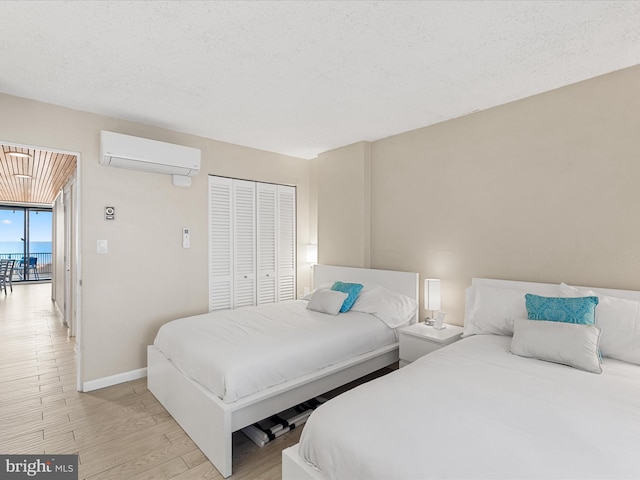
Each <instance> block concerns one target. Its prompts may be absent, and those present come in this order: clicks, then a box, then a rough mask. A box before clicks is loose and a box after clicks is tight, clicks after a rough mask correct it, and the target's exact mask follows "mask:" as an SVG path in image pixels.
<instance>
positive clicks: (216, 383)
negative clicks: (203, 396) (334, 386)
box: [154, 300, 398, 403]
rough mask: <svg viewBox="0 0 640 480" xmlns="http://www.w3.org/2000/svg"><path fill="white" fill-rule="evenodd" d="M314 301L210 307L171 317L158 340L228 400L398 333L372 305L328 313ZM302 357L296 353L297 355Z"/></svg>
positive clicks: (392, 338)
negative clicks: (309, 305)
mask: <svg viewBox="0 0 640 480" xmlns="http://www.w3.org/2000/svg"><path fill="white" fill-rule="evenodd" d="M307 303H308V302H307V301H305V300H293V301H289V302H281V303H273V304H267V305H260V306H259V307H245V308H238V309H236V310H222V311H218V312H209V313H206V314H204V315H198V316H194V317H188V318H183V319H180V320H175V321H173V322H169V323H167V324H166V325H163V326H162V327H161V328H160V330H159V331H158V335H157V336H156V339H155V341H154V346H155V348H157V349H158V350H160V351H161V352H162V353H163V354H164V355H165V357H167V358H168V359H169V360H171V362H172V363H173V364H174V365H175V366H176V367H177V368H178V369H179V370H180V371H181V372H182V373H183V374H185V375H186V376H187V377H189V378H191V379H194V380H196V381H197V382H198V383H200V384H201V385H202V386H203V387H205V388H206V389H207V390H209V391H210V392H212V393H213V394H215V395H216V396H218V397H220V398H221V399H222V401H224V402H225V403H231V402H235V401H236V400H239V399H240V398H243V397H246V396H248V395H251V394H253V393H256V392H259V391H262V390H265V389H266V388H269V387H272V386H274V385H278V384H280V383H283V382H286V381H287V380H291V379H294V378H298V377H300V376H302V375H305V374H307V373H310V372H314V371H316V370H319V369H321V368H324V367H328V366H330V365H335V364H337V363H340V362H342V361H344V360H348V359H350V358H353V357H356V356H358V355H362V354H364V353H367V352H371V351H373V350H376V349H379V348H382V347H385V346H387V345H392V344H394V343H396V342H397V341H398V338H397V337H398V334H397V332H396V330H395V329H392V328H389V327H387V326H386V325H385V324H384V323H383V322H381V321H380V320H379V319H378V318H376V317H374V316H373V315H371V314H368V313H362V312H358V311H353V310H351V311H349V312H346V313H344V314H341V315H335V316H333V315H327V314H324V313H319V312H315V311H312V310H308V309H307ZM291 359H295V361H291Z"/></svg>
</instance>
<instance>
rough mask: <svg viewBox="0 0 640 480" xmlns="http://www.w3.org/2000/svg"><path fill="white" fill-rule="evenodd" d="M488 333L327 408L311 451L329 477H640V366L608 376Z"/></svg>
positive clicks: (314, 421) (303, 449)
mask: <svg viewBox="0 0 640 480" xmlns="http://www.w3.org/2000/svg"><path fill="white" fill-rule="evenodd" d="M510 342H511V337H500V336H493V335H478V336H474V337H470V338H467V339H464V340H461V341H460V342H457V343H455V344H453V345H451V346H449V347H446V348H444V349H441V350H438V351H436V352H433V353H432V354H430V355H427V356H425V357H422V358H421V359H419V360H418V361H416V362H414V363H412V364H411V365H409V366H407V367H405V368H402V369H400V370H398V371H397V372H394V373H391V374H389V375H387V376H385V377H383V378H380V379H378V380H375V381H373V382H369V383H367V384H365V385H362V386H361V387H358V388H356V389H354V390H351V391H349V392H347V393H345V394H343V395H340V396H339V397H336V398H335V399H333V400H330V401H329V402H327V403H326V404H324V405H323V406H321V407H319V408H318V409H317V410H316V411H315V412H314V413H313V414H312V415H311V418H310V419H309V421H308V422H307V424H306V426H305V428H304V431H303V433H302V437H301V441H300V455H301V456H302V457H303V458H304V459H305V460H306V461H307V462H309V463H310V464H311V465H313V466H314V467H316V468H318V469H319V470H320V471H321V472H322V473H323V474H324V476H325V477H326V478H328V479H334V478H335V479H350V480H356V479H367V480H370V479H447V478H457V479H461V478H464V479H471V478H473V479H525V478H526V479H550V478H554V479H560V478H562V479H567V478H571V479H595V478H597V479H614V478H636V479H637V478H640V367H639V366H637V365H632V364H628V363H623V362H620V361H616V360H611V359H605V361H604V364H603V370H604V371H603V373H602V374H600V375H596V374H593V373H587V372H583V371H580V370H576V369H573V368H571V367H567V366H563V365H557V364H552V363H547V362H542V361H539V360H534V359H529V358H522V357H517V356H515V355H512V354H510V353H509V352H508V350H509V345H510Z"/></svg>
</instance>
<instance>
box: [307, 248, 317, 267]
mask: <svg viewBox="0 0 640 480" xmlns="http://www.w3.org/2000/svg"><path fill="white" fill-rule="evenodd" d="M307 263H318V245H307Z"/></svg>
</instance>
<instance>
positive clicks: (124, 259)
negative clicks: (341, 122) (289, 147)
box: [0, 95, 310, 382]
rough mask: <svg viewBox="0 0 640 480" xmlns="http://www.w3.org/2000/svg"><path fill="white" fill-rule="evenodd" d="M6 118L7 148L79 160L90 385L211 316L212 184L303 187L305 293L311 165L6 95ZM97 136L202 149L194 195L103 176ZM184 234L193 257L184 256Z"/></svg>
mask: <svg viewBox="0 0 640 480" xmlns="http://www.w3.org/2000/svg"><path fill="white" fill-rule="evenodd" d="M0 110H1V111H2V112H3V115H1V116H0V131H1V132H2V139H3V140H5V141H8V142H14V143H19V144H26V145H34V146H40V147H43V148H53V149H58V150H65V151H72V152H80V154H81V159H80V161H81V162H82V169H81V175H82V178H81V183H80V188H81V191H80V203H81V214H82V217H81V225H80V235H81V247H80V248H81V255H82V272H81V278H82V282H83V287H82V312H81V318H82V337H81V342H82V345H81V347H82V350H83V365H82V367H83V370H84V375H83V377H84V378H83V380H84V381H85V382H87V381H91V380H96V379H100V378H103V377H107V376H111V375H116V374H119V373H122V372H128V371H132V370H137V369H140V368H143V367H145V366H146V351H145V347H146V345H148V344H150V343H151V342H152V341H153V338H154V336H155V333H156V332H157V329H158V328H159V326H160V325H162V324H163V323H165V322H167V321H169V320H172V319H174V318H177V317H180V316H185V315H191V314H197V313H202V312H205V311H206V310H207V305H208V267H207V255H208V253H207V239H208V233H207V226H208V223H207V175H208V174H216V175H225V176H230V177H237V178H245V179H249V180H260V181H265V182H273V183H284V184H289V185H296V186H297V196H298V205H297V207H298V219H297V220H298V232H297V240H298V251H299V258H298V270H299V272H302V275H300V281H299V282H298V291H299V292H300V293H301V292H302V290H303V288H304V287H305V286H307V285H308V265H307V264H306V263H304V262H305V246H306V244H307V243H309V222H308V211H309V172H310V164H309V162H308V161H307V160H301V159H297V158H293V157H287V156H284V155H279V154H274V153H270V152H264V151H259V150H255V149H250V148H245V147H240V146H237V145H231V144H226V143H223V142H218V141H215V140H210V139H205V138H201V137H195V136H191V135H186V134H181V133H177V132H172V131H168V130H163V129H159V128H154V127H150V126H146V125H142V124H138V123H133V122H127V121H123V120H119V119H115V118H111V117H105V116H100V115H94V114H89V113H85V112H79V111H76V110H71V109H67V108H62V107H57V106H53V105H49V104H45V103H41V102H36V101H31V100H26V99H22V98H17V97H12V96H8V95H0ZM100 130H111V131H115V132H120V133H125V134H129V135H137V136H141V137H147V138H152V139H155V140H160V141H165V142H171V143H177V144H182V145H187V146H191V147H195V148H200V149H201V150H202V170H201V172H200V175H199V176H197V177H195V178H194V179H193V186H192V187H191V188H178V187H174V186H173V185H172V184H171V177H169V176H166V175H158V174H150V173H144V172H135V171H131V170H122V169H117V168H107V167H102V166H100V165H99V164H98V154H99V143H100V142H99V140H100V138H99V136H100ZM105 206H113V207H115V209H116V219H115V221H106V220H104V207H105ZM187 226H188V227H191V232H192V233H191V248H190V249H188V250H184V249H182V248H181V229H182V227H187ZM99 239H104V240H107V241H108V244H109V253H108V254H107V255H99V254H97V253H96V242H97V240H99Z"/></svg>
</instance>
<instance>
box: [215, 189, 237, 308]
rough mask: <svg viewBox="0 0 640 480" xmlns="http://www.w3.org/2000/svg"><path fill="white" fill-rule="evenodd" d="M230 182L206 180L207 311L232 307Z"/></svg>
mask: <svg viewBox="0 0 640 480" xmlns="http://www.w3.org/2000/svg"><path fill="white" fill-rule="evenodd" d="M232 193H233V182H232V180H231V179H229V178H221V177H214V176H210V177H209V310H221V309H224V308H232V307H233V284H232V279H233V251H232V249H233V223H232V222H233V208H232V207H233V195H232Z"/></svg>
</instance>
